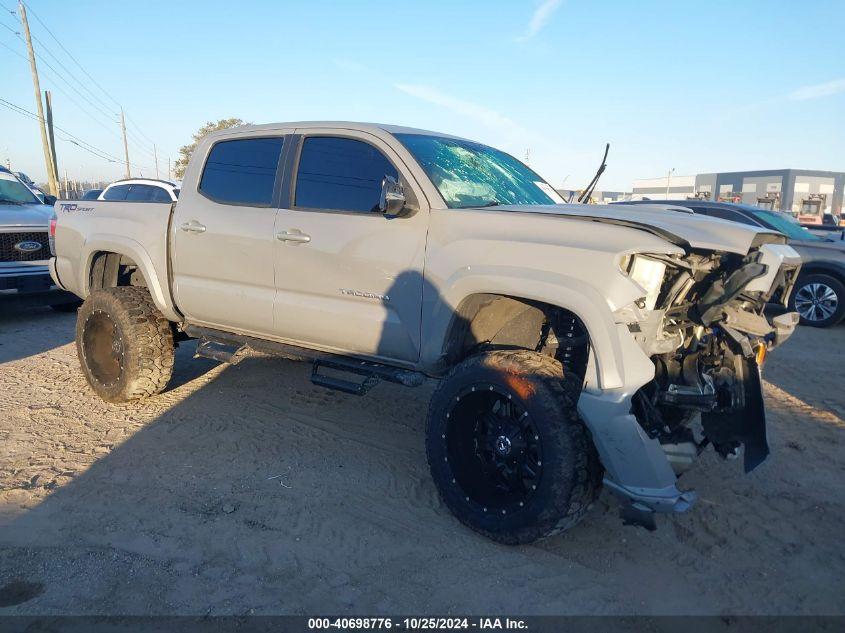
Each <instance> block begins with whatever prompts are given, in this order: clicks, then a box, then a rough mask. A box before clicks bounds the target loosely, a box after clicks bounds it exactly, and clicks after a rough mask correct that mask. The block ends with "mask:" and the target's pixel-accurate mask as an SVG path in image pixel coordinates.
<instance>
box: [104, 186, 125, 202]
mask: <svg viewBox="0 0 845 633" xmlns="http://www.w3.org/2000/svg"><path fill="white" fill-rule="evenodd" d="M127 193H129V185H116V186H114V187H109V189H108V191H106V193H105V195H104V196H103V200H126V194H127Z"/></svg>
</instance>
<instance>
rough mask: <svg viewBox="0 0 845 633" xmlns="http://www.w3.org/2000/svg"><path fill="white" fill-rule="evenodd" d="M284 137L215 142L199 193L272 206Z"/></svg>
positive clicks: (219, 199) (240, 203)
mask: <svg viewBox="0 0 845 633" xmlns="http://www.w3.org/2000/svg"><path fill="white" fill-rule="evenodd" d="M283 143H284V138H283V137H281V136H276V137H262V138H239V139H231V140H225V141H219V142H217V143H215V144H214V146H213V147H212V148H211V151H210V152H209V153H208V158H207V159H206V161H205V167H204V168H203V172H202V177H201V179H200V184H199V189H198V190H199V192H200V193H201V194H202V195H204V196H205V197H206V198H209V199H211V200H213V201H214V202H218V203H221V204H232V205H238V206H253V207H269V206H270V205H271V204H272V202H273V190H274V187H275V182H276V172H277V168H278V166H279V159H280V157H281V154H282V146H283Z"/></svg>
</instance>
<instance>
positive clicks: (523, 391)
mask: <svg viewBox="0 0 845 633" xmlns="http://www.w3.org/2000/svg"><path fill="white" fill-rule="evenodd" d="M580 391H581V381H580V379H578V378H577V377H576V376H570V375H564V371H563V368H562V366H561V364H560V363H559V362H557V361H556V360H554V359H553V358H550V357H548V356H544V355H542V354H538V353H536V352H531V351H525V350H505V351H493V352H487V353H483V354H479V355H477V356H472V357H470V358H468V359H466V360H465V361H463V362H462V363H460V364H459V365H457V366H456V367H454V368H453V369H452V371H451V372H450V373H449V374H448V375H447V376H446V377H445V378H444V379H443V380H442V381H441V383H440V386H439V387H438V388H437V390H436V391H435V393H434V395H433V397H432V399H431V405H430V407H429V413H428V420H427V423H426V454H427V457H428V463H429V467H430V468H431V474H432V477H433V479H434V483H435V485H436V486H437V489H438V491H439V493H440V496H441V498H442V499H443V502H444V503H445V504H446V506H447V507H448V508H449V509H450V510H451V511H452V513H453V514H454V515H455V516H456V517H457V518H458V519H459V520H460V521H462V522H463V523H464V524H466V525H467V526H469V527H470V528H472V529H473V530H476V531H478V532H480V533H482V534H484V535H485V536H487V537H489V538H491V539H493V540H495V541H498V542H500V543H506V544H511V545H516V544H521V543H530V542H532V541H535V540H537V539H540V538H544V537H546V536H550V535H553V534H556V533H558V532H562V531H564V530H567V529H569V528H571V527H572V526H574V525H575V524H576V523H578V522H579V521H580V520H581V519H582V518H583V517H584V515H585V514H586V512H587V510H588V509H589V508H590V506H591V504H592V503H593V501H594V500H595V499H596V497H598V494H599V491H600V488H601V479H602V467H601V464H600V462H599V458H598V454H597V453H596V449H595V447H594V445H593V442H592V439H591V437H590V433H589V431H588V430H587V428H586V426H584V424H583V423H582V422H581V420H580V419H579V417H578V413H577V410H576V404H577V402H578V396H579V394H580ZM462 402H463V403H464V404H461V403H462ZM488 409H489V410H488ZM491 428H492V433H491V432H490V430H491ZM479 429H481V430H479ZM526 429H527V431H526ZM479 453H481V454H479ZM523 453H525V454H529V455H532V457H530V458H526V457H525V456H524V455H522V454H523ZM520 460H523V461H520ZM514 464H515V465H514ZM526 466H527V467H528V470H526ZM532 471H534V472H532ZM536 471H539V472H536ZM491 473H492V475H491ZM515 473H519V474H515ZM525 473H532V475H533V476H534V477H533V478H529V477H528V476H527V475H525ZM491 481H492V486H491V485H490V484H491Z"/></svg>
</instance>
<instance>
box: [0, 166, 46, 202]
mask: <svg viewBox="0 0 845 633" xmlns="http://www.w3.org/2000/svg"><path fill="white" fill-rule="evenodd" d="M3 203H5V204H40V203H39V201H38V198H36V197H35V196H34V195H33V194H32V192H31V191H30V190H29V189H27V188H26V186H25V185H24V184H23V183H21V182H20V181H19V180H18V179H17V178H15V177H14V176H13V175H12V174H7V173H3V172H0V204H3Z"/></svg>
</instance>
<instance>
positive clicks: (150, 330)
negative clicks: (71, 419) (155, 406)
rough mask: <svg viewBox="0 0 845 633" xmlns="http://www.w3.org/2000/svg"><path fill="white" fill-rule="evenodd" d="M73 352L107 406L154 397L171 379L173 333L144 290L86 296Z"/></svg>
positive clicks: (122, 289)
mask: <svg viewBox="0 0 845 633" xmlns="http://www.w3.org/2000/svg"><path fill="white" fill-rule="evenodd" d="M76 351H77V355H78V356H79V363H80V364H81V365H82V371H83V372H84V373H85V377H86V378H87V379H88V384H90V385H91V387H92V388H93V389H94V391H95V392H97V395H99V396H100V397H101V398H102V399H103V400H107V401H109V402H126V401H127V400H138V399H140V398H145V397H147V396H152V395H154V394H157V393H159V392H161V391H162V390H163V389H164V388H165V386H167V383H168V381H169V380H170V376H171V374H172V373H173V356H174V346H173V332H172V330H171V328H170V323H169V322H168V320H167V319H165V318H164V316H163V315H162V314H161V312H159V310H158V308H156V306H155V304H154V303H153V300H152V298H151V297H150V293H149V291H148V290H147V289H146V288H138V287H134V286H127V287H120V288H108V289H105V290H97V291H95V292H92V293H91V294H90V295H89V296H88V298H87V299H85V301H84V302H83V304H82V307H81V308H80V309H79V312H78V314H77V318H76Z"/></svg>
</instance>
